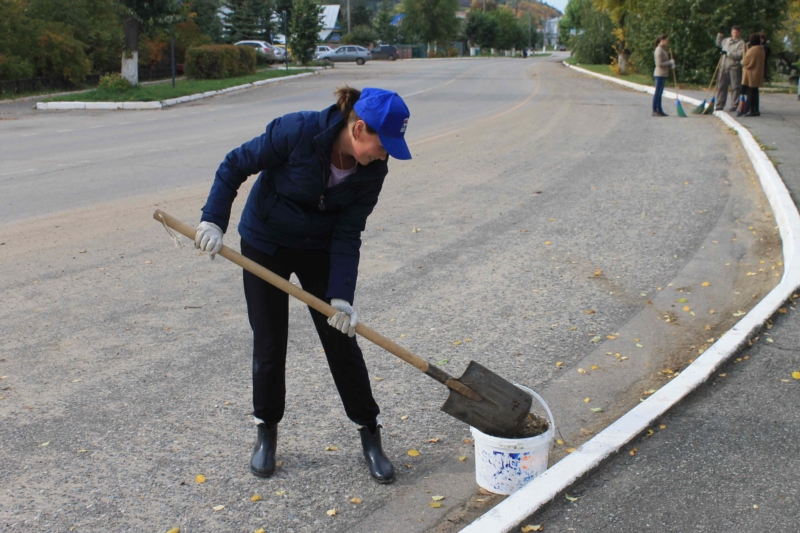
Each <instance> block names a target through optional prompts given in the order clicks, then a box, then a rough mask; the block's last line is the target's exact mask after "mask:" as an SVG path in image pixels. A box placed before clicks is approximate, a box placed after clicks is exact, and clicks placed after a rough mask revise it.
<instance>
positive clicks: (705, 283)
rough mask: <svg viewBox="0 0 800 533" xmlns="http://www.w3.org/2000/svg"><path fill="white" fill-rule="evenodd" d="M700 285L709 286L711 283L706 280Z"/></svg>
mask: <svg viewBox="0 0 800 533" xmlns="http://www.w3.org/2000/svg"><path fill="white" fill-rule="evenodd" d="M701 285H702V286H703V287H708V286H709V285H711V284H710V283H709V282H707V281H704V282H703V283H701Z"/></svg>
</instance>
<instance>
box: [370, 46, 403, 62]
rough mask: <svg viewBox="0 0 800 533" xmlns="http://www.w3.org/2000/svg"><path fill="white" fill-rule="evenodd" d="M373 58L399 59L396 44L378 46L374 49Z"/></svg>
mask: <svg viewBox="0 0 800 533" xmlns="http://www.w3.org/2000/svg"><path fill="white" fill-rule="evenodd" d="M372 59H388V60H389V61H394V60H395V59H397V47H396V46H386V45H384V46H376V47H375V48H373V49H372Z"/></svg>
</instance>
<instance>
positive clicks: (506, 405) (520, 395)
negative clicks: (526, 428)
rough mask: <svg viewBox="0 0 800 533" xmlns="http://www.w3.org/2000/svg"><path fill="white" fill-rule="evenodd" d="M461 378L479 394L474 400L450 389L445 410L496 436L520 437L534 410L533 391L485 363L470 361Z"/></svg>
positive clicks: (443, 407)
mask: <svg viewBox="0 0 800 533" xmlns="http://www.w3.org/2000/svg"><path fill="white" fill-rule="evenodd" d="M458 381H460V382H461V383H463V384H464V385H466V386H467V387H469V388H470V389H472V390H473V391H475V392H477V393H478V394H480V396H481V398H482V400H481V401H475V400H471V399H469V398H467V397H466V396H464V395H463V394H461V393H458V392H456V391H454V390H452V389H450V396H448V397H447V401H445V402H444V405H442V411H444V412H445V413H447V414H448V415H450V416H453V417H455V418H457V419H459V420H461V421H462V422H466V423H467V424H469V425H470V426H472V427H474V428H476V429H478V430H480V431H482V432H483V433H486V434H487V435H492V436H494V437H501V438H519V437H520V436H521V431H522V427H523V425H524V423H525V417H526V416H528V413H530V411H531V403H532V402H533V399H532V398H531V396H530V394H528V393H527V392H525V391H523V390H522V389H520V388H518V387H516V386H515V385H514V384H513V383H511V382H509V381H508V380H505V379H503V378H501V377H500V376H498V375H497V374H495V373H494V372H492V371H491V370H489V369H488V368H486V367H485V366H483V365H480V364H478V363H476V362H475V361H470V363H469V366H468V367H467V369H466V370H465V371H464V374H462V376H461V377H460V378H458Z"/></svg>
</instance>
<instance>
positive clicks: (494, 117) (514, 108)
mask: <svg viewBox="0 0 800 533" xmlns="http://www.w3.org/2000/svg"><path fill="white" fill-rule="evenodd" d="M538 92H539V80H538V79H537V80H536V88H535V89H534V90H533V92H532V93H531V94H530V96H528V97H527V98H526V99H525V100H523V101H522V102H520V103H518V104H517V105H515V106H514V107H512V108H510V109H506V110H505V111H501V112H500V113H497V114H496V115H492V116H491V117H488V118H485V119H483V120H479V121H478V122H473V123H471V124H470V125H468V126H464V127H461V128H456V129H453V130H450V131H446V132H444V133H439V134H438V135H434V136H433V137H427V138H425V139H420V140H418V141H414V142H410V143H408V146H409V148H414V147H417V146H420V145H422V144H425V143H429V142H432V141H438V140H439V139H441V138H443V137H447V136H450V135H453V134H454V133H461V132H463V131H465V130H468V129H472V128H475V127H476V126H480V125H482V124H485V123H487V122H490V121H492V120H495V119H498V118H500V117H502V116H504V115H507V114H508V113H511V112H513V111H516V110H517V109H519V108H520V107H522V106H524V105H525V104H527V103H528V102H530V101H531V100H532V99H533V97H534V96H536V93H538Z"/></svg>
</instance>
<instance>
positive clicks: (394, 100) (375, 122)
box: [353, 87, 411, 159]
mask: <svg viewBox="0 0 800 533" xmlns="http://www.w3.org/2000/svg"><path fill="white" fill-rule="evenodd" d="M353 109H354V110H355V112H356V113H357V114H358V116H359V117H361V120H363V121H364V122H366V123H367V126H369V127H370V128H372V129H373V130H375V131H377V132H378V137H380V139H381V143H382V144H383V148H384V149H385V150H386V153H387V154H389V155H390V156H392V157H394V158H395V159H411V152H410V151H409V150H408V145H407V144H406V141H405V139H404V138H403V137H404V136H405V133H406V127H407V126H408V118H409V117H410V116H411V113H409V111H408V107H406V103H405V102H404V101H403V99H402V98H400V95H399V94H397V93H395V92H392V91H385V90H383V89H371V88H369V87H367V88H365V89H364V90H363V91H361V97H360V98H359V99H358V101H357V102H356V105H354V106H353Z"/></svg>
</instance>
